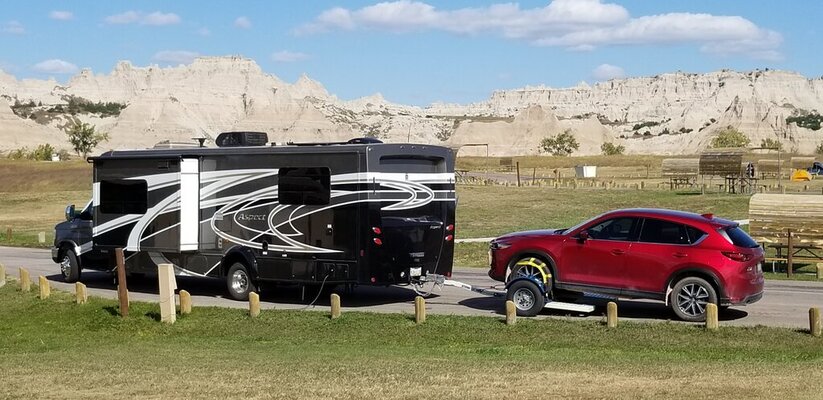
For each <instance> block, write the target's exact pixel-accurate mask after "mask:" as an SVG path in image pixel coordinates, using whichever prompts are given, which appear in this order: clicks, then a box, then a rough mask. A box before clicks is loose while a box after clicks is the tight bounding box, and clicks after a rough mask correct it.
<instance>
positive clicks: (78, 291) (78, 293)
mask: <svg viewBox="0 0 823 400" xmlns="http://www.w3.org/2000/svg"><path fill="white" fill-rule="evenodd" d="M88 300H89V297H88V295H87V294H86V285H84V284H82V283H80V282H76V283H75V284H74V301H75V303H77V304H86V302H87V301H88Z"/></svg>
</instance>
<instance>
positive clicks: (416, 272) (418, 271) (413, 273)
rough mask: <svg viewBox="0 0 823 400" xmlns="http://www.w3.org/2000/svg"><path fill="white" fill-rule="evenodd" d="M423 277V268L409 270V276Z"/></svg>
mask: <svg viewBox="0 0 823 400" xmlns="http://www.w3.org/2000/svg"><path fill="white" fill-rule="evenodd" d="M420 275H423V267H419V268H409V276H413V277H417V276H420Z"/></svg>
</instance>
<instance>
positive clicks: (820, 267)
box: [0, 263, 823, 286]
mask: <svg viewBox="0 0 823 400" xmlns="http://www.w3.org/2000/svg"><path fill="white" fill-rule="evenodd" d="M817 279H823V263H817ZM0 286H3V285H0Z"/></svg>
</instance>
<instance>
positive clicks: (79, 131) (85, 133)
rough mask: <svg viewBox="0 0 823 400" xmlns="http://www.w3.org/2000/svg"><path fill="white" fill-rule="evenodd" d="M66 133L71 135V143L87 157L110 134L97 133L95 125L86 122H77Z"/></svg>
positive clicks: (107, 138)
mask: <svg viewBox="0 0 823 400" xmlns="http://www.w3.org/2000/svg"><path fill="white" fill-rule="evenodd" d="M66 129H67V130H66V135H68V136H69V143H71V146H72V148H73V149H74V151H75V152H76V153H77V154H78V155H82V156H83V158H86V155H87V154H89V153H90V152H91V151H92V150H93V149H94V148H95V147H97V145H98V144H100V142H105V141H108V140H109V135H107V134H105V133H97V132H96V131H95V128H94V125H90V124H87V123H85V122H75V123H74V125H72V126H70V127H67V128H66Z"/></svg>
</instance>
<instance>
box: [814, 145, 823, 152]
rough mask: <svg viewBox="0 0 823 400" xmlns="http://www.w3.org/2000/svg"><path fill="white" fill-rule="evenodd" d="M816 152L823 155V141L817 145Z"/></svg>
mask: <svg viewBox="0 0 823 400" xmlns="http://www.w3.org/2000/svg"><path fill="white" fill-rule="evenodd" d="M814 154H820V155H823V143H820V144H818V145H817V147H816V148H815V149H814Z"/></svg>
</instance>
